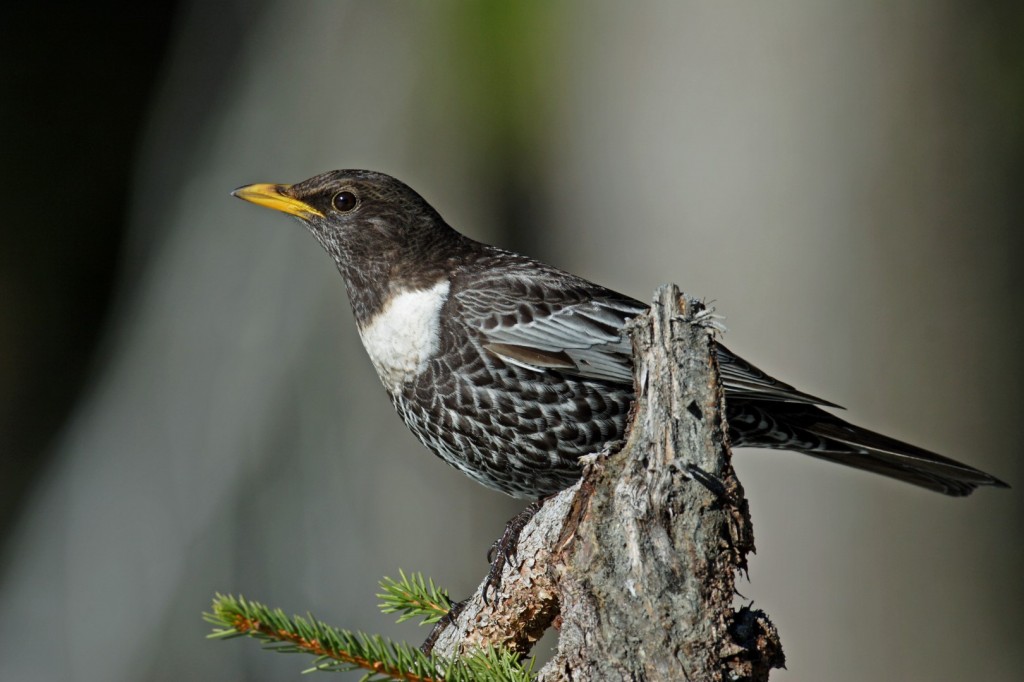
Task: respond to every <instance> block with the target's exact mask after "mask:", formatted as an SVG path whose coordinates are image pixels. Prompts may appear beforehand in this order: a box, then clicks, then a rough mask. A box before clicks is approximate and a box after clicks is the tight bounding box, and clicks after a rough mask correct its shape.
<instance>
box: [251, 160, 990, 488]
mask: <svg viewBox="0 0 1024 682" xmlns="http://www.w3.org/2000/svg"><path fill="white" fill-rule="evenodd" d="M232 194H233V195H234V196H235V197H238V198H240V199H244V200H246V201H249V202H252V203H254V204H257V205H259V206H263V207H266V208H271V209H274V210H277V211H281V212H283V213H286V214H288V215H290V216H293V217H294V218H297V219H298V220H299V221H300V222H301V223H302V224H304V225H305V227H306V228H307V229H308V230H309V232H311V233H312V235H313V236H314V237H315V238H316V240H317V241H318V242H319V243H320V245H321V246H322V247H323V249H324V250H325V251H326V252H327V253H328V254H329V255H330V256H331V258H332V259H333V260H334V262H335V264H336V266H337V268H338V270H339V272H340V273H341V276H342V278H343V279H344V282H345V288H346V291H347V293H348V299H349V302H350V303H351V306H352V311H353V315H354V317H355V323H356V327H357V330H358V332H359V336H360V337H361V339H362V343H363V346H364V347H365V349H366V352H367V354H368V355H369V358H370V362H371V363H372V365H373V367H374V368H375V370H376V372H377V375H378V376H379V378H380V381H381V383H382V384H383V385H384V388H385V390H386V391H387V394H388V396H389V397H390V399H391V402H392V404H393V405H394V407H395V409H396V411H397V412H398V414H399V416H400V417H401V418H402V420H403V421H404V422H405V424H406V425H407V426H408V427H409V429H410V430H411V431H412V433H413V434H414V435H415V436H416V438H417V439H419V441H420V442H421V443H422V444H423V445H425V446H426V447H427V448H428V449H429V450H430V451H432V452H433V453H434V454H436V455H437V456H438V457H440V458H441V459H442V460H444V461H445V462H447V463H448V464H450V465H451V466H453V467H455V468H456V469H458V470H459V471H461V472H463V473H464V474H466V475H468V476H469V477H470V478H472V479H473V480H475V481H477V482H478V483H481V484H483V485H485V486H487V487H488V488H491V489H494V490H497V491H500V492H502V493H505V494H508V495H511V496H513V497H517V498H526V499H531V500H534V501H536V500H541V499H543V498H545V497H547V496H550V495H553V494H555V493H557V492H559V491H560V490H563V489H565V488H567V487H570V486H571V485H573V484H574V483H576V481H577V480H579V478H580V476H581V473H582V464H581V458H582V457H585V456H587V455H592V454H595V453H598V452H601V451H605V450H607V449H608V448H610V447H614V445H615V444H616V443H619V442H621V440H622V439H623V436H624V434H625V432H626V429H627V425H628V424H627V421H628V419H629V414H630V408H631V406H632V405H633V402H634V401H635V399H636V394H635V389H634V384H633V359H632V348H631V345H630V341H629V339H628V337H627V335H626V334H625V333H624V327H625V325H626V324H627V323H628V322H629V321H630V320H631V319H633V318H635V317H637V316H638V315H641V314H643V313H644V312H645V311H646V310H647V309H648V307H649V306H648V305H646V304H644V303H641V302H640V301H638V300H636V299H634V298H632V297H630V296H626V295H623V294H620V293H617V292H615V291H612V290H611V289H608V288H606V287H603V286H601V285H599V284H595V283H593V282H590V281H588V280H586V279H583V278H581V277H578V276H576V275H573V274H570V273H568V272H565V271H563V270H560V269H558V268H555V267H552V266H550V265H547V264H545V263H542V262H540V261H538V260H535V259H533V258H530V257H528V256H525V255H521V254H518V253H514V252H512V251H508V250H505V249H501V248H498V247H495V246H490V245H487V244H484V243H481V242H478V241H475V240H473V239H471V238H469V237H467V236H465V235H463V234H462V233H460V232H458V231H456V230H455V229H454V228H452V227H451V226H449V225H448V223H447V222H445V220H444V219H443V218H442V217H441V215H440V213H438V211H437V210H435V209H434V207H433V206H431V205H430V204H429V203H428V202H427V201H426V200H425V199H424V198H423V197H421V196H420V195H419V194H418V193H417V192H416V191H414V190H413V189H412V188H410V187H409V186H407V185H406V184H404V183H403V182H401V181H400V180H397V179H395V178H393V177H391V176H389V175H386V174H384V173H379V172H375V171H368V170H337V171H330V172H327V173H323V174H320V175H316V176H314V177H312V178H309V179H308V180H304V181H302V182H299V183H296V184H291V185H289V184H269V183H261V184H252V185H246V186H244V187H239V188H238V189H236V190H234V192H232ZM714 343H715V344H716V352H717V357H718V361H719V368H720V373H721V380H722V384H723V387H724V394H725V418H726V422H727V424H728V430H729V437H730V440H731V442H732V444H733V446H734V447H756V448H770V449H776V450H792V451H795V452H799V453H803V454H806V455H810V456H811V457H815V458H818V459H822V460H827V461H830V462H836V463H838V464H844V465H847V466H850V467H854V468H856V469H861V470H865V471H869V472H873V473H876V474H881V475H883V476H888V477H891V478H894V479H897V480H900V481H904V482H907V483H910V484H913V485H916V486H920V487H922V488H926V489H928V490H932V491H936V492H939V493H944V494H946V495H951V496H965V495H968V494H970V493H971V492H972V491H974V490H975V489H976V488H978V487H979V486H995V487H1008V486H1007V484H1006V483H1004V482H1003V481H1001V480H999V479H998V478H996V477H994V476H992V475H990V474H988V473H985V472H984V471H981V470H979V469H976V468H974V467H972V466H969V465H967V464H963V463H960V462H958V461H956V460H953V459H950V458H948V457H945V456H943V455H939V454H936V453H934V452H930V451H928V450H925V449H923V448H920V447H917V446H914V445H911V444H909V443H905V442H902V441H899V440H897V439H895V438H890V437H888V436H884V435H882V434H879V433H876V432H873V431H870V430H868V429H865V428H862V427H860V426H856V425H854V424H851V423H849V422H847V421H845V420H844V419H841V418H840V417H838V416H836V415H835V414H833V413H832V412H829V411H828V410H827V409H826V408H837V407H838V406H837V405H835V404H834V403H831V402H829V401H826V400H822V399H820V398H816V397H814V396H812V395H810V394H807V393H804V392H802V391H799V390H797V389H796V388H794V387H793V386H791V385H789V384H787V383H784V382H782V381H780V380H778V379H776V378H774V377H772V376H770V375H769V374H767V373H766V372H764V371H762V370H761V369H759V368H758V367H756V366H755V365H753V364H751V363H750V362H748V361H746V360H744V359H743V358H741V357H740V356H739V355H737V354H735V353H733V352H732V351H730V350H729V349H728V348H727V347H726V346H724V345H723V344H722V343H721V342H720V341H718V340H717V339H716V340H715V341H714Z"/></svg>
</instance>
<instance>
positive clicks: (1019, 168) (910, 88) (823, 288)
mask: <svg viewBox="0 0 1024 682" xmlns="http://www.w3.org/2000/svg"><path fill="white" fill-rule="evenodd" d="M25 5H28V3H25ZM5 15H6V18H5V22H4V25H3V27H2V28H0V31H2V35H0V38H2V39H0V50H2V51H3V57H4V60H3V63H4V64H6V66H5V69H4V70H3V72H2V74H0V82H2V85H3V92H4V93H5V94H4V102H3V104H0V123H2V125H0V144H2V153H3V160H4V163H3V164H0V173H2V177H3V181H4V185H5V190H4V197H5V202H4V203H5V207H4V211H5V219H4V223H3V227H2V228H0V235H2V236H0V239H2V241H0V266H2V267H0V293H2V301H3V304H2V306H0V439H2V440H0V449H2V457H0V497H2V500H0V532H2V543H0V679H2V680H4V681H5V682H17V681H21V680H44V681H45V680H86V681H93V680H97V681H109V682H116V681H120V680H140V679H142V680H183V679H190V680H191V679H195V680H207V679H209V680H214V679H216V680H287V679H298V677H299V671H300V670H301V669H302V668H303V667H305V665H306V661H304V660H301V658H300V657H296V656H278V655H273V654H269V653H263V652H261V651H259V650H258V648H257V647H256V645H255V644H253V643H251V642H247V641H237V642H229V643H221V642H208V641H206V640H204V635H205V634H206V632H207V626H206V624H204V623H203V622H202V620H201V618H200V614H201V613H202V612H203V611H204V610H205V609H206V608H207V607H208V604H209V600H210V597H211V596H212V594H213V593H214V592H216V591H225V592H226V591H230V592H242V593H244V594H245V595H247V596H249V597H252V598H258V599H261V600H263V601H266V602H269V603H270V604H272V605H276V606H280V607H282V608H284V609H285V610H288V611H290V612H304V611H306V610H307V609H312V610H313V611H315V612H316V614H317V615H318V616H320V617H321V618H323V619H325V620H327V621H328V622H332V623H334V624H337V625H340V626H345V627H350V628H358V629H365V630H369V631H376V632H382V633H384V634H388V635H392V636H396V637H400V638H405V639H408V640H410V641H414V642H419V641H420V639H421V638H422V636H423V633H422V632H421V631H419V630H417V629H415V628H413V627H412V626H411V625H410V626H402V627H398V626H394V625H393V624H392V622H391V619H390V618H388V617H385V616H382V615H380V614H379V613H378V612H377V610H376V607H375V603H376V601H377V600H376V599H375V597H374V592H375V591H376V582H377V580H378V579H379V578H380V577H381V576H383V575H394V574H395V573H396V572H397V570H398V569H399V568H404V569H406V570H420V571H423V572H425V573H426V574H428V575H430V576H432V577H433V578H434V579H435V580H437V581H438V582H439V583H440V584H442V585H444V586H446V587H448V588H449V589H450V590H451V592H452V594H453V596H455V597H459V598H461V597H463V596H466V595H468V593H469V592H470V591H471V590H472V589H473V588H474V587H475V586H476V584H477V582H478V581H479V579H480V578H481V577H482V575H483V573H484V571H485V568H486V564H485V560H484V555H485V552H486V549H487V547H488V545H489V544H490V542H491V541H492V540H493V539H494V537H496V536H497V534H498V533H499V532H500V530H501V528H502V526H503V524H504V522H505V520H506V519H507V518H508V517H509V516H511V515H512V514H513V513H514V512H515V511H517V510H518V509H519V508H520V507H521V505H520V504H518V503H515V502H513V501H510V500H506V499H504V498H502V497H501V496H499V495H498V494H496V493H491V492H488V491H487V490H485V489H483V488H480V487H478V486H476V485H475V484H473V483H472V482H471V481H469V480H468V479H466V478H464V477H462V476H461V475H459V474H458V473H457V472H455V471H454V470H451V469H449V468H448V467H446V466H445V465H443V464H442V463H441V462H440V461H439V460H437V459H435V458H434V457H432V456H430V455H429V454H428V453H427V452H426V451H425V450H424V449H423V448H422V447H420V446H419V445H418V444H417V443H416V442H415V441H414V440H413V438H412V437H411V436H410V435H409V434H408V433H407V432H406V430H405V428H404V427H403V426H402V425H401V424H400V422H399V421H398V419H397V417H396V416H395V415H394V414H393V412H392V409H391V406H390V404H389V403H388V401H387V399H386V397H385V395H384V392H383V390H382V389H381V388H380V386H379V385H378V382H377V380H376V378H375V376H374V375H373V373H372V369H371V368H370V365H369V363H368V362H367V361H366V359H365V357H364V355H363V351H362V349H361V347H360V346H359V342H358V338H357V335H356V331H355V327H354V325H353V323H352V319H351V315H350V313H349V310H348V306H347V302H346V300H345V296H344V291H343V287H342V283H341V280H340V278H339V277H338V276H337V274H336V272H335V271H334V267H333V265H332V263H331V262H330V260H329V259H328V258H327V257H326V256H325V255H324V254H322V253H321V252H320V249H319V247H318V246H317V245H316V244H315V242H314V241H313V239H311V238H310V237H309V236H308V235H307V234H305V233H304V231H303V230H302V229H301V228H300V227H299V226H298V225H297V224H295V223H293V222H290V221H287V220H286V219H284V217H282V216H280V215H277V214H273V213H271V212H269V211H263V210H258V209H256V208H254V207H252V206H248V205H245V204H243V203H241V202H238V201H236V200H233V199H231V198H230V197H229V196H228V192H229V191H230V190H231V189H233V188H234V187H236V186H238V185H241V184H245V183H250V182H294V181H298V180H301V179H304V178H306V177H308V176H310V175H313V174H315V173H318V172H321V171H324V170H329V169H333V168H346V167H348V168H371V169H376V170H382V171H385V172H388V173H391V174H393V175H396V176H398V177H399V178H402V179H404V180H405V181H406V182H408V183H410V184H411V185H412V186H413V187H415V188H416V189H418V190H419V191H420V192H421V193H422V194H423V195H424V196H426V197H427V198H428V200H430V201H431V202H432V203H433V204H434V205H435V206H436V207H437V208H438V209H439V210H440V211H441V212H442V214H443V215H445V217H446V218H447V219H448V220H449V222H451V223H452V224H453V225H454V226H455V227H457V228H459V229H461V230H463V231H464V232H466V233H468V234H469V235H471V236H473V237H475V238H478V239H482V240H485V241H492V242H495V243H498V244H500V245H502V246H505V247H509V248H514V249H519V250H523V251H526V252H528V253H530V254H531V255H534V256H537V257H539V258H542V259H544V260H547V261H550V262H552V263H554V264H556V265H559V266H561V267H564V268H566V269H569V270H572V271H574V272H577V273H579V274H581V275H583V276H586V277H589V278H591V279H594V280H596V281H599V282H601V283H603V284H606V285H608V286H611V287H613V288H616V289H618V290H620V291H623V292H625V293H629V294H632V295H634V296H637V297H639V298H642V299H648V298H649V297H650V294H651V292H652V291H653V289H654V288H655V287H657V286H658V285H659V284H661V283H664V282H677V283H678V284H680V285H681V286H682V287H683V288H684V289H685V290H686V291H687V292H688V293H691V294H696V295H700V296H705V297H707V298H710V299H714V300H715V302H716V305H717V307H718V310H719V312H721V313H723V314H725V315H726V316H727V321H726V322H727V325H728V326H729V328H730V331H729V333H728V335H727V337H726V339H727V343H728V344H729V345H730V346H731V347H732V348H733V349H734V350H736V351H737V352H740V353H741V354H743V355H745V356H746V357H748V358H750V359H751V360H752V361H754V362H756V363H757V364H759V365H761V366H762V367H763V368H764V369H766V370H768V371H770V372H772V373H775V374H777V375H779V376H781V377H783V378H784V379H786V380H788V381H791V382H793V383H795V384H796V385H797V386H799V387H800V388H802V389H804V390H806V391H809V392H811V393H815V394H818V395H822V396H824V397H826V398H829V399H832V400H835V401H837V402H839V403H841V404H844V405H846V406H847V407H848V408H850V411H849V414H850V416H851V417H852V418H853V419H855V420H856V421H858V422H860V423H863V424H864V425H866V426H869V427H872V428H876V429H878V430H881V431H884V432H886V433H889V434H891V435H893V436H896V437H899V438H903V439H907V440H910V441H913V442H915V443H918V444H921V445H923V446H926V447H929V448H933V449H936V450H939V451H941V452H943V453H947V454H950V455H952V456H955V457H958V458H960V459H963V460H966V461H968V462H970V463H972V464H974V465H977V466H979V467H981V468H983V469H986V470H988V471H991V472H993V473H995V474H996V475H998V476H1000V477H1002V478H1004V479H1006V480H1007V481H1009V482H1010V483H1011V484H1012V485H1014V486H1015V488H1014V490H1012V491H996V490H983V491H981V492H980V493H978V494H976V495H975V496H974V497H971V498H969V499H966V500H955V499H947V498H943V497H941V496H938V495H935V494H931V493H928V492H926V491H919V490H917V489H914V488H912V487H909V486H905V485H901V484H899V483H895V482H890V481H887V480H882V479H879V478H875V477H872V476H869V475H866V474H861V473H858V472H855V471H851V470H846V469H844V468H841V467H835V466H831V465H828V464H824V463H819V462H816V461H812V460H809V459H808V458H804V457H799V456H797V455H790V454H787V453H777V452H767V451H739V452H738V453H737V466H738V469H739V473H740V476H741V479H742V481H743V483H744V485H745V486H746V489H747V493H748V495H749V497H750V500H751V506H752V512H753V518H754V523H755V531H756V536H757V546H758V550H759V551H758V554H757V556H756V557H754V559H753V563H752V565H751V571H750V577H751V580H750V582H749V584H745V585H743V586H742V587H741V590H742V592H743V594H744V595H745V596H746V597H748V598H750V599H753V600H754V601H755V603H756V605H757V606H759V607H761V608H763V609H765V610H766V611H767V612H768V613H769V614H770V615H771V616H772V618H773V619H774V621H775V623H776V624H777V625H778V627H779V629H780V631H781V633H782V638H783V644H784V646H785V649H786V653H787V656H788V661H789V669H788V670H787V671H781V672H778V673H776V674H775V675H774V676H773V679H776V680H780V681H796V680H822V679H827V680H864V679H872V680H962V679H1011V678H1014V677H1016V675H1017V674H1018V672H1019V663H1020V657H1021V654H1022V644H1024V641H1022V637H1021V634H1020V628H1019V625H1018V612H1019V610H1020V607H1021V605H1022V592H1024V587H1022V586H1024V581H1022V579H1021V575H1022V569H1024V551H1022V547H1024V544H1022V537H1024V534H1022V532H1024V528H1022V513H1021V512H1022V503H1021V496H1020V490H1021V487H1022V486H1024V476H1022V473H1024V467H1022V465H1021V460H1020V456H1019V455H1020V452H1019V450H1020V443H1021V442H1022V441H1024V428H1022V425H1021V424H1022V422H1021V417H1020V415H1021V411H1022V408H1024V398H1022V388H1021V386H1022V383H1021V375H1022V372H1021V370H1022V367H1021V352H1020V351H1021V348H1022V346H1024V333H1022V323H1021V315H1020V314H1021V312H1022V310H1021V303H1020V301H1021V300H1022V298H1021V297H1022V295H1024V283H1022V276H1021V274H1020V263H1019V261H1020V257H1021V255H1022V241H1024V239H1022V237H1021V219H1022V215H1024V211H1022V208H1024V205H1022V204H1024V202H1022V198H1021V194H1022V193H1021V187H1022V186H1024V183H1022V181H1024V10H1022V8H1021V6H1020V5H1019V4H1018V3H1013V2H1002V3H1000V2H995V3H991V2H981V3H976V2H967V1H966V0H964V1H955V0H954V1H949V2H931V3H922V2H896V3H891V2H868V3H841V2H817V1H813V0H804V1H802V2H786V3H771V4H768V3H740V2H723V3H714V4H711V3H682V2H679V3H670V2H661V3H643V4H640V3H610V2H608V3H593V2H583V1H577V2H555V3H547V2H520V3H483V2H436V3H429V4H428V3H408V2H390V1H387V2H382V1H377V2H370V1H364V2H335V3H328V2H284V1H283V0H277V1H271V0H260V1H256V2H253V1H251V0H250V1H247V2H223V3H203V2H195V1H187V0H183V1H179V2H173V1H171V0H164V1H162V2H161V1H158V0H155V1H154V2H152V3H148V4H146V5H145V6H140V7H137V8H135V9H134V10H126V9H124V8H119V9H118V11H117V12H114V13H110V12H105V11H104V10H102V9H101V8H96V7H92V6H88V7H87V6H82V7H79V6H77V5H72V4H70V3H69V4H68V5H67V6H66V7H64V8H63V9H62V10H61V9H56V8H54V7H52V6H47V7H42V6H40V7H38V8H32V7H27V6H26V7H19V8H17V9H15V8H11V9H9V10H5ZM353 679H354V678H353Z"/></svg>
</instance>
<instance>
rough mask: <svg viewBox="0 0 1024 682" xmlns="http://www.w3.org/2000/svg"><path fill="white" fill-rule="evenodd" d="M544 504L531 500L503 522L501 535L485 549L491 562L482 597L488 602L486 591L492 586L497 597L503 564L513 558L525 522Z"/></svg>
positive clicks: (540, 501) (503, 568) (541, 501)
mask: <svg viewBox="0 0 1024 682" xmlns="http://www.w3.org/2000/svg"><path fill="white" fill-rule="evenodd" d="M543 504H544V501H543V500H537V501H535V502H531V503H530V505H529V506H528V507H527V508H526V509H524V510H523V511H521V512H519V513H518V514H516V515H515V516H513V517H512V519H511V520H510V521H509V522H508V523H507V524H505V530H504V531H503V532H502V534H501V537H500V538H498V539H497V540H495V541H494V544H493V545H491V548H490V549H489V550H487V561H488V562H489V563H490V564H491V568H490V570H488V571H487V577H486V578H485V579H484V587H483V598H484V603H485V604H488V603H490V602H488V600H487V593H488V591H490V589H491V588H492V587H493V588H494V595H495V597H497V595H498V589H499V588H500V587H501V572H502V571H503V570H505V564H507V563H510V562H511V561H513V560H515V556H516V546H517V545H518V544H519V536H520V535H521V534H522V532H523V529H524V528H526V524H527V523H529V522H530V519H532V518H533V517H534V516H536V514H537V512H539V511H540V508H541V506H542V505H543Z"/></svg>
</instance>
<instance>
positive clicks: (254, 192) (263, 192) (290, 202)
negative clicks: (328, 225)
mask: <svg viewBox="0 0 1024 682" xmlns="http://www.w3.org/2000/svg"><path fill="white" fill-rule="evenodd" d="M291 187H292V186H291V185H270V184H266V183H260V184H257V185H246V186H245V187H239V188H238V189H236V190H235V191H234V192H232V193H231V196H233V197H238V198H239V199H245V200H246V201H251V202H252V203H254V204H257V205H259V206H266V207H267V208H272V209H274V210H275V211H282V212H284V213H287V214H288V215H293V216H295V217H296V218H311V217H313V216H318V217H320V218H323V217H324V214H323V213H321V212H320V211H318V210H316V209H315V208H313V207H312V206H310V205H309V204H307V203H306V202H304V201H299V200H298V199H296V198H294V197H291V196H289V195H288V194H287V192H288V190H289V189H291Z"/></svg>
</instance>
